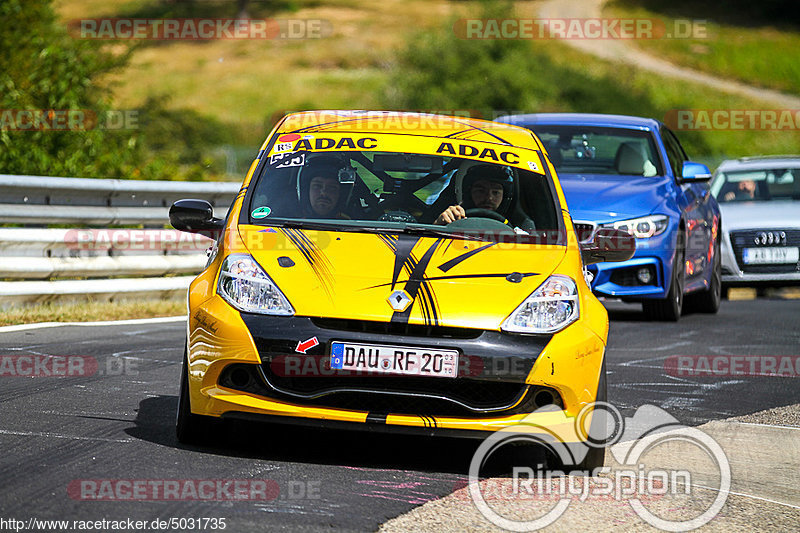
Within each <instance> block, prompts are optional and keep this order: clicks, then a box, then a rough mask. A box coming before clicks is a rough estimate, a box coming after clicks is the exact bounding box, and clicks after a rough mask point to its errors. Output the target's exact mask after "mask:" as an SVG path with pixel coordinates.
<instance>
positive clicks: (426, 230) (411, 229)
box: [398, 224, 491, 241]
mask: <svg viewBox="0 0 800 533" xmlns="http://www.w3.org/2000/svg"><path fill="white" fill-rule="evenodd" d="M398 229H399V230H400V231H401V232H403V233H406V234H409V235H432V236H435V237H445V238H448V239H464V240H466V241H485V240H487V239H486V238H485V237H487V236H488V235H487V234H486V233H461V232H454V231H447V230H445V229H439V228H432V227H430V226H413V225H411V224H407V225H405V226H404V227H402V228H398ZM489 240H491V239H489Z"/></svg>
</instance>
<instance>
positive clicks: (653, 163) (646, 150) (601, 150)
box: [530, 125, 664, 177]
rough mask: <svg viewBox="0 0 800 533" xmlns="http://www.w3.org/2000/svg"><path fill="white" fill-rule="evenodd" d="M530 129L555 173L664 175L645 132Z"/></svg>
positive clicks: (534, 127)
mask: <svg viewBox="0 0 800 533" xmlns="http://www.w3.org/2000/svg"><path fill="white" fill-rule="evenodd" d="M530 129H532V130H533V132H534V133H536V135H537V136H538V137H539V139H541V141H542V143H543V144H544V147H545V149H546V150H547V153H548V155H549V156H550V161H552V163H553V166H555V167H556V170H557V171H558V172H559V174H560V173H565V174H616V175H629V176H646V177H649V176H661V175H663V174H664V172H663V169H662V167H661V163H660V162H659V158H658V157H657V155H656V148H655V145H654V143H653V139H652V136H651V135H650V134H649V133H648V132H646V131H636V130H626V129H621V128H595V127H586V126H546V125H534V126H530Z"/></svg>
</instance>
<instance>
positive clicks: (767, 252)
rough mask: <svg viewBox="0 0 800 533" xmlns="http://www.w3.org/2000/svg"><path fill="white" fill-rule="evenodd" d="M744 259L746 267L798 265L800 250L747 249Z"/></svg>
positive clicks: (783, 248)
mask: <svg viewBox="0 0 800 533" xmlns="http://www.w3.org/2000/svg"><path fill="white" fill-rule="evenodd" d="M742 258H743V259H744V263H745V264H746V265H769V264H780V263H796V262H797V261H798V260H800V248H798V247H797V246H794V247H785V246H782V247H777V246H773V247H771V248H745V249H744V253H743V256H742Z"/></svg>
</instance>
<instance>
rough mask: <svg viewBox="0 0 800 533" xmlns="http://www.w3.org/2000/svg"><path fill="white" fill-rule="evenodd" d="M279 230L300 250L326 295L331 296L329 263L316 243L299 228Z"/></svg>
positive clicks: (331, 280)
mask: <svg viewBox="0 0 800 533" xmlns="http://www.w3.org/2000/svg"><path fill="white" fill-rule="evenodd" d="M281 232H282V233H283V234H284V235H286V237H287V238H288V239H289V240H290V241H292V244H294V245H295V246H296V247H297V249H298V250H300V253H301V254H303V257H304V258H305V260H306V261H307V262H308V264H309V265H310V266H311V269H312V270H313V271H314V274H315V275H316V276H317V279H319V281H320V283H322V288H323V289H324V290H325V292H326V293H327V294H328V297H330V298H332V297H333V294H332V290H331V284H332V282H333V276H332V275H331V272H330V264H329V263H328V261H327V259H326V258H325V256H324V255H322V252H320V250H319V248H317V246H316V244H314V242H313V241H312V240H311V239H309V238H308V236H307V235H306V234H304V233H303V232H302V231H301V230H298V229H293V228H283V229H281Z"/></svg>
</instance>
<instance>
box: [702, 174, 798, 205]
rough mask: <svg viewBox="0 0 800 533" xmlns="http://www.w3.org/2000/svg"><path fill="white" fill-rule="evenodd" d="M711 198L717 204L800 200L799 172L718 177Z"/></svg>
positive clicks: (714, 182) (715, 179) (712, 188)
mask: <svg viewBox="0 0 800 533" xmlns="http://www.w3.org/2000/svg"><path fill="white" fill-rule="evenodd" d="M711 194H713V195H714V196H715V197H716V199H717V201H718V202H748V201H749V202H768V201H770V200H792V199H795V200H798V199H800V169H798V168H770V169H758V170H740V171H731V172H719V173H717V175H716V177H715V178H714V181H713V182H712V183H711Z"/></svg>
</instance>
